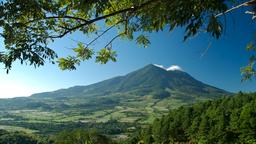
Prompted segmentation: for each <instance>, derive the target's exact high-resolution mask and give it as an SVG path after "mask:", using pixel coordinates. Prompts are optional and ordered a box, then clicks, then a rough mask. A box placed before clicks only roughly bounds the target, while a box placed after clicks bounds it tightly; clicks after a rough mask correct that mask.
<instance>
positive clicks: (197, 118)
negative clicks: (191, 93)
mask: <svg viewBox="0 0 256 144" xmlns="http://www.w3.org/2000/svg"><path fill="white" fill-rule="evenodd" d="M137 142H140V143H144V144H152V143H155V144H169V143H202V144H204V143H230V144H235V143H248V144H254V143H256V93H251V94H243V93H239V94H237V95H236V96H234V97H227V98H223V99H219V100H214V101H207V102H203V103H197V104H194V105H193V106H182V107H180V108H178V109H176V110H172V111H170V113H169V114H168V115H166V116H163V117H162V118H161V119H156V120H155V121H154V123H153V125H151V126H149V127H148V128H146V129H144V130H142V131H141V132H140V133H138V134H137V136H135V137H134V138H133V139H132V140H131V142H130V143H137Z"/></svg>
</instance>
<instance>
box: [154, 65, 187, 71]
mask: <svg viewBox="0 0 256 144" xmlns="http://www.w3.org/2000/svg"><path fill="white" fill-rule="evenodd" d="M154 66H157V67H159V68H162V69H165V70H167V71H176V70H179V71H183V70H182V68H181V67H180V66H178V65H171V66H170V67H168V68H165V67H164V66H163V65H159V64H154Z"/></svg>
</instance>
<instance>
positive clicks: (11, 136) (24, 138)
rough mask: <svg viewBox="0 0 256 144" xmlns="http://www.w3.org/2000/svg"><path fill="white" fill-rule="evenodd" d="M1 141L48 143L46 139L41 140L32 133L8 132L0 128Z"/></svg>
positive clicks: (11, 142) (5, 143) (32, 143)
mask: <svg viewBox="0 0 256 144" xmlns="http://www.w3.org/2000/svg"><path fill="white" fill-rule="evenodd" d="M0 143H1V144H46V143H45V141H43V140H40V138H39V137H36V136H34V135H31V134H26V133H23V132H7V131H4V130H0Z"/></svg>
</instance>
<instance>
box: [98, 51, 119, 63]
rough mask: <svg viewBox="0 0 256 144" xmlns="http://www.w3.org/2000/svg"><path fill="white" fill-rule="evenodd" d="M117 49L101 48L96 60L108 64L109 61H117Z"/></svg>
mask: <svg viewBox="0 0 256 144" xmlns="http://www.w3.org/2000/svg"><path fill="white" fill-rule="evenodd" d="M116 56H117V55H116V51H113V50H111V49H109V48H103V49H101V50H100V51H99V52H98V53H97V56H96V62H97V63H100V64H106V63H107V62H108V61H110V60H111V61H113V62H116Z"/></svg>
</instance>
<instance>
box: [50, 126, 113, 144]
mask: <svg viewBox="0 0 256 144" xmlns="http://www.w3.org/2000/svg"><path fill="white" fill-rule="evenodd" d="M110 143H111V141H110V139H109V138H107V137H106V136H104V135H101V134H99V133H97V132H96V131H89V132H88V131H86V130H82V129H76V130H72V131H63V132H61V133H59V134H57V135H56V136H55V138H54V144H110Z"/></svg>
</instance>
